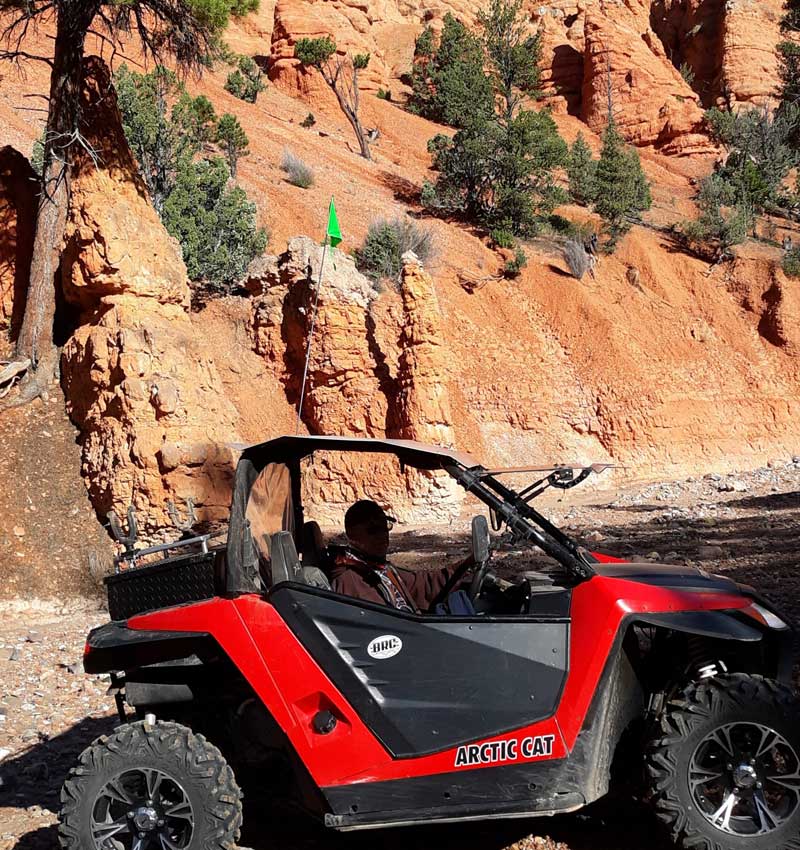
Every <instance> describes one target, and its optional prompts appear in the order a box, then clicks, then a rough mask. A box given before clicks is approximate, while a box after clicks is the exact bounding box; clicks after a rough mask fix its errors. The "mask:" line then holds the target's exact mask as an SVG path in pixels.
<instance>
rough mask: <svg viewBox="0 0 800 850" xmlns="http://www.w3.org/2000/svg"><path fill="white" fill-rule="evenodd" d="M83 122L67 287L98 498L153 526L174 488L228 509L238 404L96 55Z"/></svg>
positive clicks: (73, 410)
mask: <svg viewBox="0 0 800 850" xmlns="http://www.w3.org/2000/svg"><path fill="white" fill-rule="evenodd" d="M87 81H88V82H87V87H86V91H85V96H84V103H83V110H82V112H83V115H82V117H83V121H84V133H85V134H86V138H87V139H88V141H89V143H90V144H92V146H93V147H94V148H95V149H96V150H97V151H98V153H99V158H98V161H97V165H95V164H94V163H93V162H91V161H90V160H89V159H88V157H85V159H84V160H82V161H80V162H79V163H78V165H77V167H76V169H75V176H74V177H73V179H72V184H71V187H72V202H71V208H70V216H69V221H68V225H67V239H66V246H67V247H66V249H65V252H64V255H63V259H62V288H63V292H64V295H65V298H66V299H67V301H69V302H71V303H72V304H73V305H74V306H75V307H76V309H77V310H78V311H79V316H80V318H79V325H78V327H77V328H76V329H75V332H74V333H73V335H72V336H71V338H70V339H69V341H68V342H67V344H66V345H65V346H64V351H63V356H62V381H63V386H64V391H65V395H66V398H67V407H68V410H69V413H70V416H71V417H72V418H73V420H74V421H75V423H76V424H77V425H78V427H79V428H80V429H81V442H82V448H83V473H84V476H85V479H86V482H87V486H88V488H89V495H90V497H91V499H92V502H93V504H94V506H95V508H96V509H97V510H98V511H99V512H100V513H101V514H105V513H106V512H107V511H109V510H111V509H114V510H116V511H117V512H118V514H119V515H120V516H123V515H124V513H125V511H126V508H127V506H128V505H129V504H133V505H134V506H135V507H136V508H137V510H138V511H139V514H140V517H141V520H142V523H141V524H142V530H143V531H144V533H145V534H146V535H148V534H150V535H152V534H153V532H154V531H155V530H156V529H159V528H163V527H164V526H169V520H168V516H167V505H166V502H167V500H168V499H172V500H174V501H177V502H180V501H181V500H183V499H186V498H187V497H192V498H193V499H194V501H195V504H196V505H198V507H199V511H198V517H199V518H200V519H201V520H208V521H213V520H219V519H222V518H224V517H225V516H226V515H227V508H228V506H229V493H228V489H227V485H228V479H229V476H230V472H231V464H232V455H231V452H230V451H229V450H228V449H226V445H227V444H228V443H232V442H235V441H236V440H237V439H238V434H237V432H236V412H235V410H234V409H233V407H232V406H231V405H230V403H229V402H228V401H227V400H226V399H225V398H224V395H223V393H222V387H221V384H220V380H219V376H218V374H217V371H216V368H215V366H214V363H213V362H212V361H211V360H210V358H209V357H207V356H206V355H205V354H204V344H203V341H202V339H199V338H198V337H197V335H196V334H195V333H194V329H193V327H192V322H191V319H190V317H189V315H188V312H187V308H188V304H189V285H188V280H187V277H186V269H185V267H184V265H183V261H182V259H181V255H180V248H179V246H178V243H177V242H176V241H175V240H174V239H172V238H171V237H170V236H168V235H167V233H166V231H165V230H164V227H163V225H162V224H161V222H160V220H159V218H158V216H157V214H156V212H155V210H154V209H153V208H152V206H151V205H150V203H149V201H148V198H147V195H146V192H145V189H144V186H143V184H142V183H141V181H140V179H139V177H138V174H137V171H136V166H135V162H134V160H133V158H132V157H131V154H130V151H129V149H128V146H127V143H126V142H125V139H124V136H123V134H122V127H121V123H120V118H119V112H118V111H117V106H116V97H115V94H114V91H113V89H112V88H111V87H110V85H109V77H108V71H107V69H106V67H105V65H103V63H102V62H100V61H99V60H97V59H95V58H92V59H89V60H87Z"/></svg>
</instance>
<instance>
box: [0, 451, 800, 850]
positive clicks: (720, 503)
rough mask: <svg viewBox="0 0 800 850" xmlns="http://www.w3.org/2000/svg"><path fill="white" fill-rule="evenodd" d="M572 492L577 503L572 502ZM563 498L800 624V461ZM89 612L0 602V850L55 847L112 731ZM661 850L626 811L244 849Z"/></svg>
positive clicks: (447, 539) (591, 540)
mask: <svg viewBox="0 0 800 850" xmlns="http://www.w3.org/2000/svg"><path fill="white" fill-rule="evenodd" d="M574 492H576V491H573V493H574ZM570 502H574V497H573V496H572V494H570V493H567V494H565V496H564V498H563V499H562V501H560V502H559V501H551V502H550V503H549V504H548V505H547V508H546V512H547V513H548V514H549V515H550V516H551V517H553V518H554V519H556V520H558V521H559V522H561V523H563V524H565V525H566V526H567V527H568V528H569V529H571V530H572V531H573V533H574V534H575V535H576V536H578V537H580V538H582V539H583V540H584V541H585V542H586V544H587V546H589V547H591V548H593V549H598V550H600V551H603V552H607V553H609V554H613V555H621V556H624V557H626V558H630V559H635V560H639V559H646V558H649V559H650V560H659V561H665V562H672V563H695V564H698V565H701V566H703V567H705V568H706V569H711V570H712V571H714V572H724V573H727V574H730V575H732V576H734V577H735V578H736V579H738V580H741V581H746V582H748V583H750V584H753V585H754V586H756V587H757V588H758V589H759V590H760V591H761V592H762V593H764V594H765V595H767V596H768V597H772V598H773V599H775V600H776V602H778V603H779V604H780V605H781V606H782V607H783V608H784V609H785V610H786V611H787V612H788V613H789V614H790V615H791V616H793V617H794V618H795V619H796V620H797V621H798V622H800V570H798V566H800V564H799V563H798V562H799V560H800V558H798V554H797V548H798V541H800V458H797V459H794V460H787V461H785V462H778V463H774V464H772V465H771V466H770V467H765V468H762V469H759V470H755V471H754V472H750V473H743V474H741V475H736V476H726V477H720V476H715V475H713V474H710V475H708V476H705V477H701V478H698V479H689V480H688V481H683V482H669V483H658V484H651V485H648V486H645V487H639V488H635V489H630V490H626V491H625V492H622V493H620V494H618V495H617V496H616V497H615V498H614V500H613V501H610V502H605V503H601V504H579V505H577V506H573V507H569V506H568V505H569V503H570ZM397 543H398V545H399V547H400V548H402V549H404V550H406V552H405V554H404V555H403V556H402V558H398V560H402V559H405V560H407V561H408V562H409V563H414V562H422V561H424V560H425V559H424V556H423V554H422V553H423V552H430V550H431V549H436V548H437V547H438V548H439V549H440V550H441V549H442V548H444V549H449V550H450V553H451V554H452V549H453V548H459V547H462V548H463V547H464V546H465V545H466V537H465V535H464V534H463V532H462V533H458V532H455V531H454V532H453V533H451V534H447V535H441V534H434V533H423V534H414V533H411V532H406V533H405V534H403V533H400V534H399V535H398V536H397ZM105 616H106V615H105V613H104V612H103V610H102V608H100V607H99V605H98V604H97V603H91V602H86V601H78V602H69V603H61V604H47V603H39V604H36V605H34V604H30V603H26V602H22V601H19V600H16V601H15V600H8V601H6V602H4V603H0V850H11V848H17V850H45V849H46V848H47V850H51V849H52V848H55V847H56V846H57V842H56V833H55V827H54V824H55V820H56V818H55V812H56V811H57V800H58V791H59V788H60V785H61V782H62V780H63V778H64V775H65V774H66V772H67V771H68V770H69V768H70V766H71V765H72V764H73V763H74V761H75V759H76V757H77V755H78V753H79V752H80V751H81V750H82V749H83V748H84V747H85V746H86V745H87V744H88V743H89V742H90V741H91V740H93V739H94V738H95V737H97V736H98V735H100V734H102V733H104V732H106V731H108V730H110V729H112V728H113V727H114V725H115V718H114V713H113V711H112V709H113V703H112V700H111V698H110V697H109V696H107V694H106V689H107V686H108V682H107V680H106V681H104V679H103V677H99V678H98V677H89V676H86V675H84V673H83V672H82V668H81V656H82V652H83V645H84V640H85V636H86V633H87V631H88V629H90V628H91V627H92V626H94V625H97V624H98V623H101V622H103V621H104V619H105ZM376 840H378V841H379V843H380V845H381V846H383V847H387V848H390V849H393V848H397V850H400V848H401V847H402V848H404V850H405V848H406V847H407V846H408V844H409V843H411V844H412V845H416V846H419V847H428V846H433V845H435V846H436V847H437V848H439V850H441V848H450V847H452V848H456V847H458V848H460V850H473V848H474V850H502V848H515V850H641V848H642V847H648V848H649V850H666V848H667V847H668V846H669V845H668V843H667V842H666V841H665V840H664V839H663V836H661V834H660V832H659V830H658V828H657V826H656V824H655V823H654V821H653V820H652V819H651V818H650V816H649V814H648V813H647V812H646V811H645V810H643V809H641V808H639V807H638V806H637V805H636V804H634V803H633V802H630V803H629V802H625V801H615V802H613V803H610V802H605V803H601V804H598V805H597V806H593V807H590V808H588V809H587V810H585V812H581V813H578V814H573V815H570V816H561V817H558V818H553V819H546V820H545V819H541V820H535V821H507V822H500V821H497V822H484V823H482V824H473V825H452V826H447V825H442V826H438V827H428V828H414V829H404V830H391V831H384V832H381V833H379V834H378V835H376V834H370V833H354V834H350V835H347V836H338V835H334V834H330V833H324V834H323V833H322V832H321V831H320V830H319V829H318V828H316V827H315V826H314V825H312V824H309V823H308V822H306V821H301V820H298V819H297V818H294V817H291V816H289V815H288V813H286V812H275V813H269V814H265V813H263V812H250V813H246V830H245V834H244V835H243V843H244V844H246V845H247V846H249V847H252V848H254V850H266V848H268V847H269V848H275V849H276V850H290V848H292V850H294V849H295V848H308V850H321V848H323V847H325V848H326V850H328V848H333V850H339V848H341V850H352V848H359V850H360V848H365V850H366V847H367V846H370V847H372V846H374V844H375V842H376Z"/></svg>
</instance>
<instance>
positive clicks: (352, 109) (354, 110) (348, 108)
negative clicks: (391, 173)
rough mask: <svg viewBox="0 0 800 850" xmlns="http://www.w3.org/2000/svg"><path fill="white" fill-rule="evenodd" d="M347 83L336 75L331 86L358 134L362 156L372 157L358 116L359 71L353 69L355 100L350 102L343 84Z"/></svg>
mask: <svg viewBox="0 0 800 850" xmlns="http://www.w3.org/2000/svg"><path fill="white" fill-rule="evenodd" d="M343 85H345V83H344V82H343V81H342V78H341V76H338V77H336V78H335V79H334V80H333V83H332V85H331V88H332V89H333V90H334V92H335V93H336V98H337V100H338V101H339V106H340V107H341V110H342V112H344V114H345V115H346V116H347V120H348V121H349V122H350V126H351V127H352V128H353V132H354V133H355V134H356V138H357V139H358V147H359V149H360V152H361V156H363V157H364V159H369V160H371V159H372V152H371V151H370V149H369V143H368V142H367V139H366V137H365V136H364V129H363V128H362V126H361V120H360V119H359V117H358V71H357V70H356V69H355V68H354V69H353V102H352V103H350V101H348V99H347V94H346V92H345V91H343V89H342V86H343Z"/></svg>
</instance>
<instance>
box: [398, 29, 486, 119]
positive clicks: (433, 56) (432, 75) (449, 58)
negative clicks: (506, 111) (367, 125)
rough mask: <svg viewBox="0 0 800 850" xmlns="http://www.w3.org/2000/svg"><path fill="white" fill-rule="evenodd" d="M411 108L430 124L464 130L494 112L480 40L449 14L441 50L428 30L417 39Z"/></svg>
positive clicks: (440, 45)
mask: <svg viewBox="0 0 800 850" xmlns="http://www.w3.org/2000/svg"><path fill="white" fill-rule="evenodd" d="M411 88H412V95H411V97H410V98H409V102H408V108H409V110H410V111H411V112H414V113H416V114H418V115H422V116H423V117H424V118H428V119H430V120H431V121H437V122H439V123H441V124H449V125H450V126H451V127H465V126H467V124H469V123H470V122H471V121H473V120H474V119H475V118H476V117H477V116H486V117H488V116H489V115H491V114H492V111H493V103H492V101H493V95H492V85H491V81H490V80H489V77H488V76H487V75H486V72H485V71H484V55H483V48H482V45H481V42H480V40H479V39H478V37H477V36H476V35H474V34H473V33H471V32H470V31H469V30H468V29H467V28H466V27H465V26H464V24H462V23H461V21H459V20H458V19H457V18H455V17H454V16H453V15H452V14H450V12H448V13H447V14H446V15H445V16H444V22H443V26H442V34H441V37H440V39H439V44H438V47H437V46H436V45H435V43H434V37H433V33H432V31H431V30H430V29H425V30H423V31H422V34H421V35H420V37H419V38H418V39H417V44H416V49H415V53H414V70H413V72H412V74H411Z"/></svg>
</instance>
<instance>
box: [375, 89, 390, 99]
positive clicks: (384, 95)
mask: <svg viewBox="0 0 800 850" xmlns="http://www.w3.org/2000/svg"><path fill="white" fill-rule="evenodd" d="M378 98H379V100H391V99H392V93H391V92H390V91H387V90H386V89H378Z"/></svg>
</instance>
